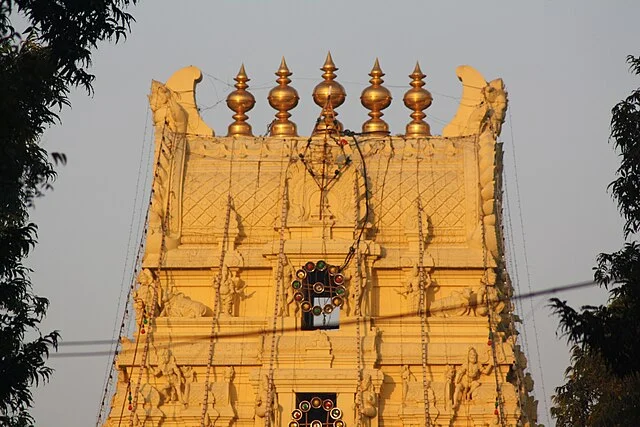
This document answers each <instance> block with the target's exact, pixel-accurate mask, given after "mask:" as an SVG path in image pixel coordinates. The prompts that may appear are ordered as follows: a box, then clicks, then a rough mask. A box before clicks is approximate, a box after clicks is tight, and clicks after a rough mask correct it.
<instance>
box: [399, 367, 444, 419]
mask: <svg viewBox="0 0 640 427" xmlns="http://www.w3.org/2000/svg"><path fill="white" fill-rule="evenodd" d="M427 398H428V399H429V400H428V401H429V418H430V420H431V423H435V422H436V420H437V419H438V417H439V416H440V410H439V409H438V408H437V407H436V393H435V392H434V391H433V388H432V387H431V382H430V381H428V382H427ZM420 404H422V405H424V390H423V388H422V383H421V382H420V383H419V382H418V381H417V379H416V376H415V375H414V374H413V372H411V368H410V367H409V366H408V365H404V366H403V367H402V408H401V409H400V414H401V415H402V413H404V412H405V411H407V410H411V409H413V408H416V407H417V406H419V405H420ZM432 425H435V424H432Z"/></svg>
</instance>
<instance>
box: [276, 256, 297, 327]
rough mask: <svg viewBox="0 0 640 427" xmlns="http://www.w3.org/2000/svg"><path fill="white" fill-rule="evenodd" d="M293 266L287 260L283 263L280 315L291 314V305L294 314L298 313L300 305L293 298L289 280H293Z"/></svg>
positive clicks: (286, 315)
mask: <svg viewBox="0 0 640 427" xmlns="http://www.w3.org/2000/svg"><path fill="white" fill-rule="evenodd" d="M293 274H294V268H293V266H292V265H291V264H289V263H288V262H287V263H286V264H285V265H284V270H283V273H282V304H281V305H280V310H279V311H280V313H279V315H280V316H284V317H289V316H291V306H292V305H293V313H294V315H297V314H298V311H299V310H300V307H299V306H298V304H296V303H295V300H294V299H293V295H294V293H295V292H294V290H293V287H292V286H291V282H292V281H293Z"/></svg>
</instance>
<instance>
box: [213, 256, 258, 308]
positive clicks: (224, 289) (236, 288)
mask: <svg viewBox="0 0 640 427" xmlns="http://www.w3.org/2000/svg"><path fill="white" fill-rule="evenodd" d="M244 288H245V284H244V281H243V280H242V279H240V277H238V270H237V269H235V268H234V269H231V268H229V267H227V266H226V265H225V266H223V267H222V279H221V280H220V301H221V303H222V306H221V307H220V309H221V313H220V314H221V315H222V316H234V317H235V316H237V314H236V306H237V304H238V302H239V300H241V299H246V298H249V297H250V296H251V295H253V294H251V295H246V294H245V292H244Z"/></svg>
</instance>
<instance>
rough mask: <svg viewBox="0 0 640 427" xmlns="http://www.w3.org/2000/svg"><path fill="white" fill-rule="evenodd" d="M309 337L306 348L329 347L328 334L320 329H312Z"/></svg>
mask: <svg viewBox="0 0 640 427" xmlns="http://www.w3.org/2000/svg"><path fill="white" fill-rule="evenodd" d="M309 338H310V340H309V342H308V344H307V348H328V349H331V341H330V340H329V336H328V335H327V334H326V333H325V332H323V331H321V330H320V329H316V330H314V331H313V334H312V335H311V336H310V337H309Z"/></svg>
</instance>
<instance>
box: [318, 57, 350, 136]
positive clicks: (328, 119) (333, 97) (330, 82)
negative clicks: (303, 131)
mask: <svg viewBox="0 0 640 427" xmlns="http://www.w3.org/2000/svg"><path fill="white" fill-rule="evenodd" d="M320 69H321V70H322V71H324V73H323V74H322V78H324V81H323V82H321V83H319V84H318V85H317V86H316V87H315V88H314V89H313V101H314V102H315V103H316V105H318V106H319V107H322V120H320V122H319V123H318V124H317V125H316V128H315V130H314V133H319V132H331V131H338V132H339V131H341V130H342V123H340V122H339V121H338V120H337V119H336V116H337V115H338V113H336V112H335V111H334V109H335V108H338V107H339V106H341V105H342V104H343V103H344V100H345V98H346V97H347V94H346V92H345V90H344V87H342V85H341V84H340V83H338V82H336V81H335V80H334V79H335V78H336V73H334V71H336V70H338V68H336V66H335V64H334V63H333V58H331V52H329V53H328V54H327V59H326V60H325V61H324V65H323V66H322V68H320Z"/></svg>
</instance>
